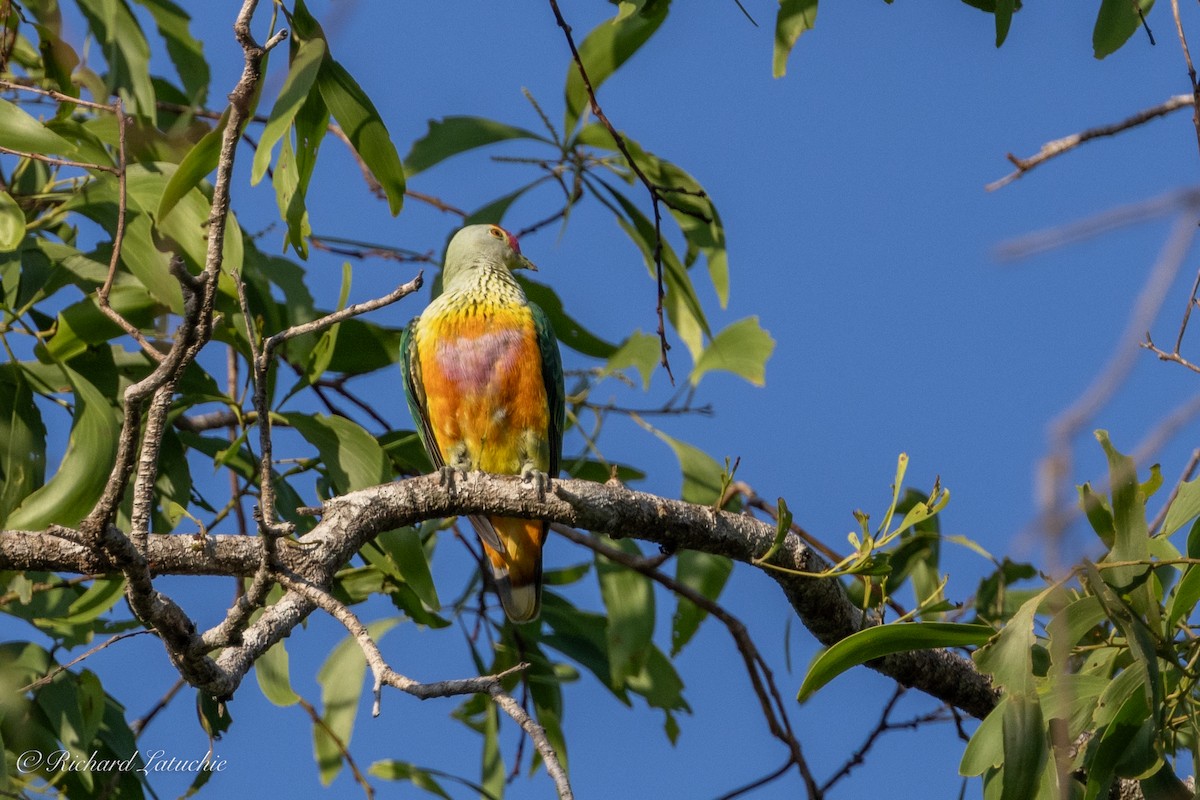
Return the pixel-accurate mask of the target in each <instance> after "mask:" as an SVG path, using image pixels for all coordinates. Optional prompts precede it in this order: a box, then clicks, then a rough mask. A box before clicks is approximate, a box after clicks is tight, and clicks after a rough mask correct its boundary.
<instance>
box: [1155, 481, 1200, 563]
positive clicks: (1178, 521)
mask: <svg viewBox="0 0 1200 800" xmlns="http://www.w3.org/2000/svg"><path fill="white" fill-rule="evenodd" d="M1197 516H1200V478H1196V479H1195V480H1191V481H1185V482H1184V483H1181V484H1179V491H1178V492H1177V493H1176V495H1175V499H1174V500H1172V501H1171V505H1170V507H1169V508H1167V516H1166V518H1165V519H1164V520H1163V524H1162V528H1161V529H1160V530H1159V532H1158V535H1159V536H1170V535H1171V534H1173V533H1174V532H1175V531H1177V530H1179V529H1180V528H1182V527H1183V526H1184V525H1186V524H1187V523H1189V522H1191V521H1192V520H1193V519H1195V518H1196V517H1197ZM1189 550H1190V548H1189ZM1189 555H1191V553H1190V552H1189Z"/></svg>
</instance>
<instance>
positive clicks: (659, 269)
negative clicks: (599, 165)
mask: <svg viewBox="0 0 1200 800" xmlns="http://www.w3.org/2000/svg"><path fill="white" fill-rule="evenodd" d="M549 2H550V9H551V10H552V11H553V12H554V20H555V21H556V22H557V23H558V27H560V28H562V31H563V35H564V36H565V37H566V39H567V46H568V47H569V48H571V57H572V58H573V59H574V60H575V66H576V68H578V70H579V77H580V78H581V79H582V80H583V87H584V90H585V91H586V92H587V96H588V102H589V103H590V105H591V109H592V113H593V114H595V115H596V119H598V120H599V121H600V124H602V125H603V126H604V128H605V129H606V130H607V131H608V134H609V136H611V137H612V140H613V143H614V144H615V145H616V146H617V149H618V150H620V151H621V155H623V156H625V161H626V163H628V164H629V168H630V169H631V170H632V171H633V174H634V175H636V176H637V179H638V180H639V181H640V182H641V183H642V185H643V186H645V187H646V191H647V192H649V193H650V204H651V205H652V206H653V210H654V277H655V280H656V281H657V283H658V300H657V303H656V305H655V313H656V314H657V316H658V340H659V350H660V353H661V356H662V357H661V361H660V363H661V364H662V365H663V368H664V369H666V371H667V377H669V378H670V379H671V384H672V385H674V384H675V375H674V373H672V372H671V362H670V360H669V359H668V358H667V351H668V350H670V349H671V345H670V344H669V343H668V342H667V331H666V326H665V323H664V321H663V298H664V297H665V296H666V289H665V284H664V278H663V237H662V209H661V208H660V207H659V206H660V204H661V203H663V202H666V201H665V200H664V199H663V195H662V192H661V187H659V186H658V184H656V183H654V182H653V181H651V180H650V178H648V177H647V176H646V173H645V172H643V171H642V168H641V166H640V165H639V164H638V162H637V160H636V159H634V157H633V154H632V153H631V152H630V151H629V145H627V144H626V143H625V137H623V136H622V135H621V134H620V132H618V131H617V129H616V127H615V126H614V125H613V124H612V122H610V121H609V119H608V117H607V116H606V115H605V113H604V109H603V108H601V107H600V102H599V101H598V100H597V99H596V90H595V88H594V87H593V86H592V79H591V78H590V77H589V76H588V74H587V70H586V69H585V68H584V66H583V58H582V57H581V56H580V55H579V48H578V47H576V46H575V37H574V36H572V35H571V26H570V25H568V24H567V21H566V19H565V18H563V15H562V11H561V10H560V9H559V7H558V0H549Z"/></svg>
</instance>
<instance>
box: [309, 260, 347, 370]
mask: <svg viewBox="0 0 1200 800" xmlns="http://www.w3.org/2000/svg"><path fill="white" fill-rule="evenodd" d="M353 275H354V272H353V270H352V269H351V268H350V262H349V261H344V262H342V288H341V291H340V292H339V293H338V304H337V309H335V310H336V311H341V310H342V309H343V308H345V307H346V302H347V301H348V300H349V299H350V284H351V279H352V278H353ZM341 327H342V324H341V323H340V322H339V323H337V324H335V325H331V326H330V327H328V328H326V329H325V330H324V332H322V333H321V336H320V338H318V339H317V343H316V345H314V346H313V349H312V351H311V352H310V353H309V356H308V361H307V363H306V364H305V365H304V380H305V381H306V382H307V383H308V384H309V385H310V386H311V385H312V384H314V383H316V382H317V379H319V378H320V377H321V376H322V375H324V374H325V370H327V369H329V364H330V362H332V361H333V352H334V348H335V347H337V340H338V331H339V330H340V329H341Z"/></svg>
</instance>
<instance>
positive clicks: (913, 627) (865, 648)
mask: <svg viewBox="0 0 1200 800" xmlns="http://www.w3.org/2000/svg"><path fill="white" fill-rule="evenodd" d="M994 633H995V631H994V630H992V629H991V628H990V627H988V626H987V625H971V624H967V623H958V622H904V623H894V624H891V625H877V626H875V627H873V628H867V629H866V630H862V631H859V632H858V633H853V634H851V635H850V636H847V637H846V638H845V639H842V640H841V641H840V642H838V643H837V644H835V645H833V646H832V647H830V648H828V649H827V650H824V651H823V652H822V653H821V654H820V655H818V656H817V657H816V659H814V660H813V663H812V665H811V666H810V667H809V668H808V674H807V675H805V676H804V682H803V683H802V684H801V686H800V691H799V693H798V694H797V695H796V699H797V700H799V701H801V702H804V701H805V700H807V699H808V698H810V697H811V696H812V695H813V693H814V692H816V691H817V690H818V689H820V688H821V687H822V686H824V685H825V684H827V683H829V682H830V681H831V680H833V679H834V678H836V677H837V676H838V675H840V674H842V673H843V672H845V671H846V670H848V669H850V668H851V667H854V666H858V665H859V664H865V663H866V662H868V661H871V660H872V659H876V658H882V657H883V656H886V655H891V654H892V653H904V652H908V651H910V650H927V649H929V648H934V647H968V646H971V645H976V646H977V645H982V644H984V643H985V642H987V641H988V639H990V638H991V637H992V635H993V634H994Z"/></svg>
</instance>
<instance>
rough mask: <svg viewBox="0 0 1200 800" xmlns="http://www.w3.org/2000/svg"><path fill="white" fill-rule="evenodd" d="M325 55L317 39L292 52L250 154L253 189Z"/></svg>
mask: <svg viewBox="0 0 1200 800" xmlns="http://www.w3.org/2000/svg"><path fill="white" fill-rule="evenodd" d="M326 52H327V50H326V47H325V40H324V39H321V38H319V37H318V38H313V39H305V40H302V41H300V42H299V44H298V45H297V46H295V47H294V48H293V50H292V55H291V65H290V67H289V68H288V75H287V79H286V80H285V81H284V82H283V88H282V89H280V90H279V97H278V98H276V100H275V105H274V106H273V107H272V108H271V115H270V117H268V119H267V124H266V125H265V126H263V130H262V134H261V136H260V137H259V140H258V148H257V149H256V150H255V151H254V163H253V166H252V167H251V169H250V184H251V185H256V184H257V183H258V182H259V181H261V180H262V178H263V175H266V174H267V167H269V166H270V165H271V151H272V150H274V149H275V145H276V144H277V143H278V142H279V140H280V139H282V138H283V137H284V136H286V135H287V132H288V129H289V128H291V126H292V122H293V121H294V120H295V119H296V114H297V113H298V112H299V111H300V107H301V106H303V105H304V100H305V98H307V97H308V95H309V92H311V91H312V87H313V84H314V83H316V80H317V72H318V70H319V69H320V67H321V62H322V61H324V59H325V55H326Z"/></svg>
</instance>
